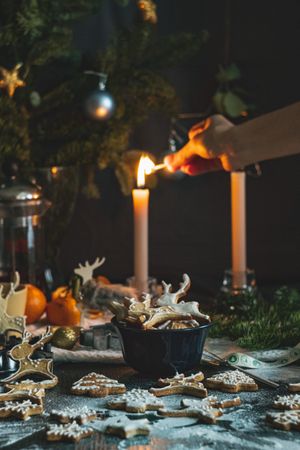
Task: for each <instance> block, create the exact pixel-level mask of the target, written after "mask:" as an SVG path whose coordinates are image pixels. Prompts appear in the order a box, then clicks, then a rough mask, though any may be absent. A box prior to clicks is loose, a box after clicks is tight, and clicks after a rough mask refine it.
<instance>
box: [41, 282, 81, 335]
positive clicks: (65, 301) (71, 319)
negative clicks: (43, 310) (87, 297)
mask: <svg viewBox="0 0 300 450" xmlns="http://www.w3.org/2000/svg"><path fill="white" fill-rule="evenodd" d="M59 289H60V291H59ZM47 318H48V322H49V323H50V324H51V325H61V326H63V325H67V326H75V325H78V324H79V323H80V310H79V308H78V307H77V302H76V300H75V298H73V297H72V294H71V292H70V291H68V290H67V289H66V288H65V287H64V286H63V287H61V288H58V289H56V291H54V293H53V294H52V301H51V302H50V303H48V305H47Z"/></svg>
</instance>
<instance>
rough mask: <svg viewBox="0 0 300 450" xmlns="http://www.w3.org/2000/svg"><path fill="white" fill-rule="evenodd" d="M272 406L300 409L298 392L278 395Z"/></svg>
mask: <svg viewBox="0 0 300 450" xmlns="http://www.w3.org/2000/svg"><path fill="white" fill-rule="evenodd" d="M273 406H274V408H279V409H300V394H295V395H292V394H291V395H282V396H278V397H277V399H276V400H275V401H274V403H273Z"/></svg>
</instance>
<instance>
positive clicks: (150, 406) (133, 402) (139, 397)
mask: <svg viewBox="0 0 300 450" xmlns="http://www.w3.org/2000/svg"><path fill="white" fill-rule="evenodd" d="M107 406H108V407H109V408H110V409H122V410H124V411H127V412H135V413H143V412H145V411H146V410H147V411H157V410H158V409H160V408H163V406H164V403H163V402H162V401H160V400H158V399H157V398H156V397H155V395H153V394H150V392H148V391H146V390H145V389H132V391H130V392H126V394H123V395H121V396H120V397H116V398H113V399H112V400H109V401H108V402H107Z"/></svg>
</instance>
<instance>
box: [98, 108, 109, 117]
mask: <svg viewBox="0 0 300 450" xmlns="http://www.w3.org/2000/svg"><path fill="white" fill-rule="evenodd" d="M95 115H96V116H97V117H99V119H102V118H104V117H106V116H107V115H108V110H107V108H105V107H104V106H99V108H97V109H96V111H95Z"/></svg>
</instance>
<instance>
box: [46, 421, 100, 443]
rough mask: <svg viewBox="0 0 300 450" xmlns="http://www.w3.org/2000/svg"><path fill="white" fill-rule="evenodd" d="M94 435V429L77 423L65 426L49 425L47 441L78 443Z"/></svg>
mask: <svg viewBox="0 0 300 450" xmlns="http://www.w3.org/2000/svg"><path fill="white" fill-rule="evenodd" d="M93 433H94V430H93V429H92V428H87V427H82V426H80V425H78V423H77V422H75V421H74V422H71V423H67V424H63V425H49V427H48V430H47V434H46V437H47V441H72V442H78V441H80V440H81V439H84V438H86V437H88V436H91V434H93Z"/></svg>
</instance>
